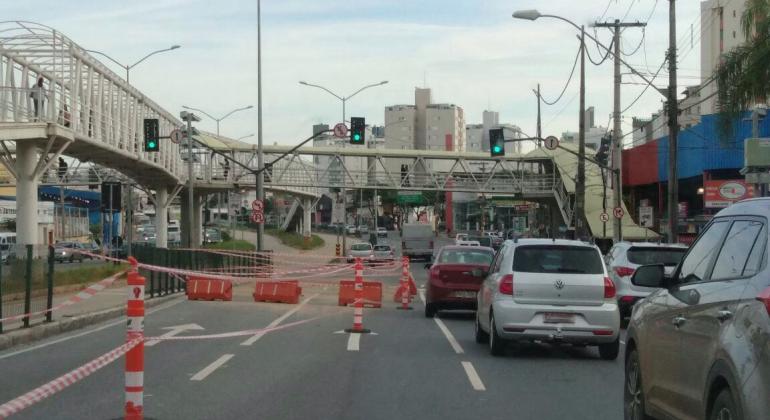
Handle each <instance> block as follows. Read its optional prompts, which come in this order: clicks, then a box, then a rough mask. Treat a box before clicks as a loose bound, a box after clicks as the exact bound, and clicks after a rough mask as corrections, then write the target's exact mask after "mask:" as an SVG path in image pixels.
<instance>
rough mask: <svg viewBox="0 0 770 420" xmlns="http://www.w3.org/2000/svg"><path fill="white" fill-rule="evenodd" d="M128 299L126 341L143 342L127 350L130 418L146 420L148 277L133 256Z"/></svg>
mask: <svg viewBox="0 0 770 420" xmlns="http://www.w3.org/2000/svg"><path fill="white" fill-rule="evenodd" d="M128 262H129V263H130V264H131V270H130V271H129V272H128V282H127V283H128V302H127V305H126V318H128V323H127V327H126V342H127V343H130V342H133V341H139V343H138V344H137V345H135V346H134V347H132V348H131V349H130V350H129V351H128V352H127V353H126V405H125V419H126V420H142V419H143V418H144V413H143V412H142V408H143V405H144V402H143V401H144V283H145V280H144V277H142V276H140V275H139V272H138V271H137V265H138V263H137V261H136V259H135V258H134V257H129V258H128Z"/></svg>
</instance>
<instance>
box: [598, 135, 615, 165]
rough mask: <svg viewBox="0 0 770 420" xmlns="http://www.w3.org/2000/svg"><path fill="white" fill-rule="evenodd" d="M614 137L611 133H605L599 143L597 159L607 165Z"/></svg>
mask: <svg viewBox="0 0 770 420" xmlns="http://www.w3.org/2000/svg"><path fill="white" fill-rule="evenodd" d="M611 141H612V137H611V136H610V134H609V133H607V134H605V135H604V136H603V137H602V139H601V142H600V143H599V150H597V151H596V156H595V158H596V161H597V162H599V163H601V164H602V165H604V166H607V160H608V158H609V157H610V142H611Z"/></svg>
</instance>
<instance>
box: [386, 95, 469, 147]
mask: <svg viewBox="0 0 770 420" xmlns="http://www.w3.org/2000/svg"><path fill="white" fill-rule="evenodd" d="M414 103H415V104H414V105H392V106H387V107H385V144H386V147H388V148H394V149H417V150H464V148H465V115H464V112H463V109H462V108H461V107H459V106H457V105H454V104H434V103H432V95H431V90H430V89H428V88H415V90H414Z"/></svg>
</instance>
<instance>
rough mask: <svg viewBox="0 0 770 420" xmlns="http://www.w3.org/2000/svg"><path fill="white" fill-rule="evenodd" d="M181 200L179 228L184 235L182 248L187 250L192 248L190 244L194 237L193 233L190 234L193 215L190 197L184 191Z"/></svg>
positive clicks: (180, 196)
mask: <svg viewBox="0 0 770 420" xmlns="http://www.w3.org/2000/svg"><path fill="white" fill-rule="evenodd" d="M179 199H180V201H181V203H180V207H181V208H180V210H181V211H180V213H181V215H180V217H179V225H180V226H179V228H180V231H181V234H182V246H183V247H185V248H190V247H191V246H192V245H191V243H190V238H191V237H192V232H190V217H191V216H192V215H191V214H190V205H189V197H188V196H187V192H185V191H182V193H181V194H179Z"/></svg>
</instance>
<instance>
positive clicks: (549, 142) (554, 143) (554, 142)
mask: <svg viewBox="0 0 770 420" xmlns="http://www.w3.org/2000/svg"><path fill="white" fill-rule="evenodd" d="M543 143H544V144H545V148H546V149H548V150H556V148H557V147H559V139H557V138H556V136H548V137H546V138H545V140H543Z"/></svg>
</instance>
